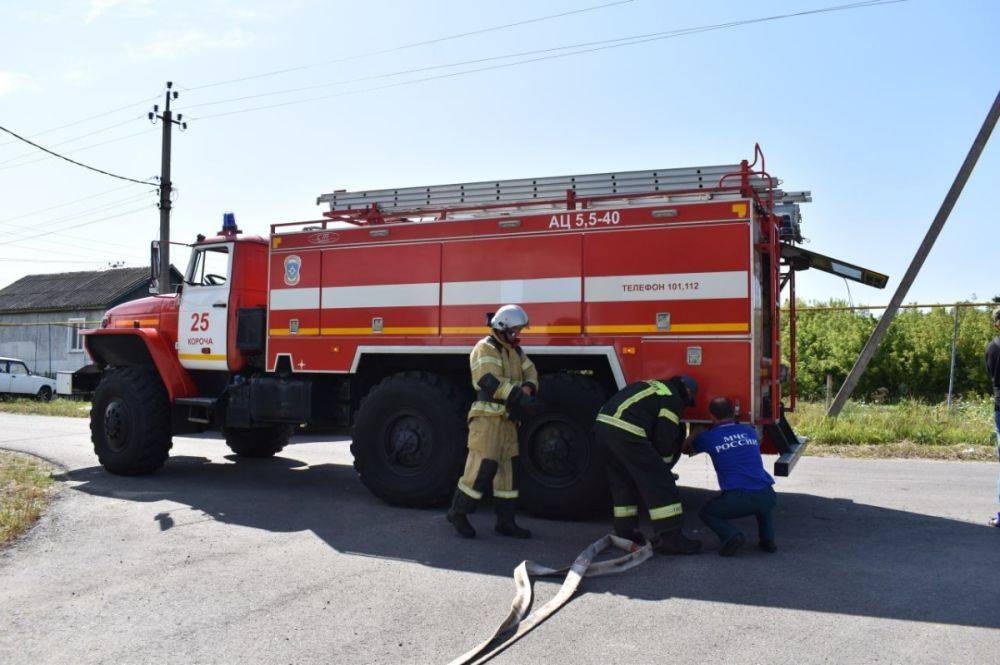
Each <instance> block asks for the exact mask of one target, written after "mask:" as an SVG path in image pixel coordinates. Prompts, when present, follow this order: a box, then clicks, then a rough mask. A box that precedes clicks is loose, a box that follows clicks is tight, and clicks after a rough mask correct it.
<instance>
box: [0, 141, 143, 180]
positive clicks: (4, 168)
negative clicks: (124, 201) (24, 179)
mask: <svg viewBox="0 0 1000 665" xmlns="http://www.w3.org/2000/svg"><path fill="white" fill-rule="evenodd" d="M155 131H156V130H155V129H144V130H142V131H141V132H136V133H135V134H126V135H125V136H119V137H118V138H114V139H108V140H107V141H101V142H100V143H91V144H90V145H85V146H81V147H79V148H74V149H72V150H67V151H66V152H65V153H64V154H67V155H75V154H76V153H78V152H83V151H84V150H91V149H93V148H99V147H101V146H102V145H108V144H111V143H118V142H119V141H125V140H127V139H134V138H135V137H137V136H143V135H145V134H149V133H150V132H155ZM48 160H49V157H47V156H45V155H42V156H41V157H40V158H38V159H33V160H31V161H30V162H20V163H18V164H10V165H9V166H0V171H7V170H9V169H18V168H21V167H22V166H29V165H31V164H38V163H39V162H46V161H48ZM137 184H140V185H151V184H154V183H150V182H139V183H137Z"/></svg>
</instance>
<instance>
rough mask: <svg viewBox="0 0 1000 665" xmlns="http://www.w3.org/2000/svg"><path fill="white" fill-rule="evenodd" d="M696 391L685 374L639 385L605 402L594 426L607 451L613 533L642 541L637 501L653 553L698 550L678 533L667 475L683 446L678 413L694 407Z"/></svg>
mask: <svg viewBox="0 0 1000 665" xmlns="http://www.w3.org/2000/svg"><path fill="white" fill-rule="evenodd" d="M697 391H698V384H697V383H695V381H694V379H692V378H690V377H687V376H677V377H674V378H672V379H670V380H669V381H639V382H637V383H633V384H631V385H629V386H626V387H625V388H623V389H622V390H620V391H619V392H618V393H617V394H616V395H614V396H613V397H612V398H611V399H609V400H608V401H607V402H606V403H605V404H604V406H603V407H601V411H600V413H599V414H598V415H597V422H596V423H595V425H594V432H595V434H596V435H597V441H598V443H599V444H601V446H602V447H603V448H604V450H605V451H606V457H607V468H608V481H609V484H610V486H611V498H612V500H613V501H614V525H615V533H616V534H618V535H619V536H621V537H623V538H628V539H629V540H633V541H635V542H637V543H644V542H646V538H645V536H643V535H642V533H641V532H640V531H638V528H637V527H638V526H639V500H640V499H641V500H642V502H643V503H644V504H645V506H646V509H647V510H649V518H650V519H651V520H652V522H653V528H654V529H655V531H656V537H655V539H654V543H653V544H654V549H656V550H657V551H658V552H662V553H664V554H695V553H697V552H698V551H700V550H701V542H700V541H697V540H691V539H689V538H687V537H686V536H684V534H683V533H681V521H682V519H681V499H680V494H679V493H678V492H677V485H676V484H675V483H674V476H673V473H672V472H671V468H672V467H673V465H674V463H676V462H677V459H678V458H679V457H680V451H681V444H682V442H683V437H682V436H681V434H682V429H681V413H682V412H683V411H684V407H685V406H692V405H693V404H694V398H695V395H696V393H697Z"/></svg>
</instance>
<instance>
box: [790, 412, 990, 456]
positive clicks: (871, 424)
mask: <svg viewBox="0 0 1000 665" xmlns="http://www.w3.org/2000/svg"><path fill="white" fill-rule="evenodd" d="M788 419H789V422H790V423H791V425H792V427H793V428H794V429H795V432H796V433H797V434H800V435H802V436H807V437H809V441H810V443H809V446H810V448H809V449H807V450H809V451H810V452H811V454H819V455H839V456H847V457H929V458H934V459H983V460H992V459H996V431H995V429H994V421H993V402H992V400H987V399H981V400H972V401H959V402H956V403H955V405H954V407H953V408H952V410H951V411H949V410H948V408H947V407H946V406H945V405H944V404H926V403H924V402H920V401H916V400H905V401H902V402H899V403H897V404H865V403H856V402H851V403H848V405H847V407H846V408H845V409H844V411H843V412H841V414H840V415H839V416H838V417H837V418H832V419H831V418H827V417H826V409H825V408H824V405H823V404H821V403H809V402H805V403H803V402H800V403H799V404H798V406H797V408H796V412H795V413H794V414H789V417H788Z"/></svg>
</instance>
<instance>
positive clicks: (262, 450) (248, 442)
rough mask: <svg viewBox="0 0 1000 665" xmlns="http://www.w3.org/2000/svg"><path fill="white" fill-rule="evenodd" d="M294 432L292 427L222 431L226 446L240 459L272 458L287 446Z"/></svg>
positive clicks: (236, 428)
mask: <svg viewBox="0 0 1000 665" xmlns="http://www.w3.org/2000/svg"><path fill="white" fill-rule="evenodd" d="M294 432H295V426H294V425H272V426H270V427H254V428H249V429H244V428H242V427H227V428H225V429H224V430H222V433H223V434H224V435H225V437H226V445H227V446H229V448H230V450H232V451H233V452H234V453H236V454H237V455H239V456H240V457H273V456H274V455H277V454H278V453H280V452H281V449H282V448H284V447H285V446H287V445H288V440H289V439H291V438H292V434H293V433H294Z"/></svg>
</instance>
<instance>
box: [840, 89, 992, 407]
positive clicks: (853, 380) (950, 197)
mask: <svg viewBox="0 0 1000 665" xmlns="http://www.w3.org/2000/svg"><path fill="white" fill-rule="evenodd" d="M998 117H1000V93H998V94H997V96H996V98H995V99H994V100H993V105H992V106H991V107H990V110H989V112H988V113H987V114H986V120H984V121H983V126H982V127H980V129H979V134H977V135H976V139H975V141H973V142H972V147H971V148H969V153H968V154H967V155H966V156H965V161H964V162H962V166H961V168H959V169H958V174H957V175H956V176H955V180H954V181H953V182H952V183H951V188H950V189H949V190H948V193H947V194H946V195H945V197H944V201H942V202H941V207H940V208H939V209H938V211H937V215H935V216H934V221H933V222H931V226H930V228H929V229H927V234H926V235H925V236H924V240H923V242H921V243H920V247H918V248H917V253H916V254H914V255H913V259H911V260H910V267H909V268H907V269H906V273H905V274H904V275H903V279H902V280H901V281H900V282H899V286H898V287H896V292H895V293H894V294H892V300H890V301H889V306H888V307H886V309H885V312H883V313H882V318H881V319H879V322H878V325H876V326H875V330H874V331H872V334H871V337H869V338H868V342H867V343H866V344H865V348H863V349H862V350H861V355H859V356H858V359H857V361H856V362H855V363H854V367H852V368H851V371H850V373H849V374H848V375H847V378H846V379H844V383H843V385H841V386H840V390H839V391H838V392H837V396H836V397H835V398H834V400H833V404H831V405H830V408H829V409H827V412H826V415H827V417H828V418H835V417H836V416H837V414H839V413H840V411H841V409H843V408H844V405H845V404H847V399H848V398H849V397H850V396H851V393H853V392H854V388H855V387H857V385H858V380H859V379H861V374H862V373H863V372H864V371H865V368H867V367H868V363H869V362H870V361H871V359H872V356H874V355H875V351H876V350H877V349H878V346H879V344H881V343H882V338H884V337H885V333H886V331H887V330H888V329H889V324H890V323H892V320H893V319H894V318H895V317H896V312H897V311H898V310H899V306H900V305H902V304H903V298H905V297H906V292H907V291H909V290H910V285H911V284H913V280H914V279H916V278H917V273H919V272H920V268H921V267H923V265H924V260H925V259H926V258H927V255H928V254H930V251H931V247H933V246H934V241H935V240H937V237H938V234H940V233H941V229H942V228H944V223H945V222H947V221H948V216H949V215H950V214H951V209H952V208H954V207H955V202H956V201H958V197H959V195H960V194H961V193H962V190H963V189H964V188H965V183H966V182H968V180H969V176H970V175H972V169H973V168H975V166H976V162H977V161H979V155H981V154H982V153H983V148H985V147H986V142H987V141H988V140H989V138H990V134H991V133H993V128H994V127H995V126H996V124H997V118H998Z"/></svg>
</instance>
